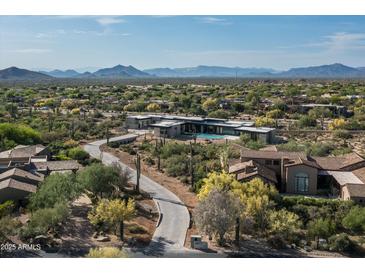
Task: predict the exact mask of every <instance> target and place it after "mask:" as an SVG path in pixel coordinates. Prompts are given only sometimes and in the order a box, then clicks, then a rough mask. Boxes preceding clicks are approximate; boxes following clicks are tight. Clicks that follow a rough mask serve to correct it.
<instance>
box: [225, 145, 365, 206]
mask: <svg viewBox="0 0 365 274" xmlns="http://www.w3.org/2000/svg"><path fill="white" fill-rule="evenodd" d="M240 160H241V161H240V163H236V164H234V165H231V166H230V167H229V172H230V173H231V174H234V175H235V177H236V179H237V180H239V181H242V182H245V181H248V180H251V179H252V178H255V177H258V178H261V179H262V180H263V181H264V182H266V183H268V184H273V185H275V186H276V187H277V188H278V189H279V190H280V191H281V192H282V193H288V194H301V195H320V196H323V195H325V196H327V197H333V198H341V199H343V200H354V201H355V202H358V203H360V204H365V159H364V158H362V157H361V156H360V155H358V154H356V153H350V154H347V155H344V156H336V157H310V156H307V155H305V154H304V153H301V152H285V151H256V150H244V149H243V150H241V158H240Z"/></svg>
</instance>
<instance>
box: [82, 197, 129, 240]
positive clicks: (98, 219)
mask: <svg viewBox="0 0 365 274" xmlns="http://www.w3.org/2000/svg"><path fill="white" fill-rule="evenodd" d="M134 216H135V204H134V200H133V199H129V200H128V202H126V201H122V200H119V199H115V200H107V199H102V200H101V201H100V202H99V203H98V204H97V206H96V207H95V208H94V209H93V210H92V211H91V212H90V213H89V215H88V218H89V219H90V222H91V223H92V224H94V225H99V224H100V223H105V224H108V225H109V226H111V227H112V228H114V230H115V232H117V229H118V228H119V232H120V238H121V240H123V239H124V222H125V221H128V220H130V219H132V218H133V217H134Z"/></svg>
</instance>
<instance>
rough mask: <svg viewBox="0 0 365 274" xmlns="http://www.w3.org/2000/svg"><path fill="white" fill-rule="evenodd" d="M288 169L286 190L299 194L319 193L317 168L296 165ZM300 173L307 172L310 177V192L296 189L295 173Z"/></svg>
mask: <svg viewBox="0 0 365 274" xmlns="http://www.w3.org/2000/svg"><path fill="white" fill-rule="evenodd" d="M285 169H286V192H287V193H297V194H309V195H315V194H317V179H318V171H317V169H315V168H312V167H309V166H306V165H296V166H290V167H287V168H285ZM298 173H306V174H307V175H308V177H309V180H308V192H306V193H302V192H296V189H295V175H296V174H298Z"/></svg>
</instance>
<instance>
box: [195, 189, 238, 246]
mask: <svg viewBox="0 0 365 274" xmlns="http://www.w3.org/2000/svg"><path fill="white" fill-rule="evenodd" d="M241 211H242V205H241V203H240V201H239V199H238V198H237V197H236V196H234V195H233V194H232V193H229V192H225V191H219V190H217V189H214V190H212V191H211V192H209V194H208V196H206V197H204V199H202V200H201V201H200V202H199V204H198V206H197V207H196V209H195V211H194V220H195V223H196V225H197V227H198V229H199V230H200V231H201V232H203V233H205V234H207V235H209V237H212V236H215V237H217V238H218V244H220V245H223V244H224V242H225V235H226V234H227V233H229V232H231V231H232V229H233V228H234V225H235V223H236V219H237V218H239V216H240V214H241Z"/></svg>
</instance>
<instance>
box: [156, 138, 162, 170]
mask: <svg viewBox="0 0 365 274" xmlns="http://www.w3.org/2000/svg"><path fill="white" fill-rule="evenodd" d="M155 154H156V157H157V170H158V171H160V170H161V155H160V145H159V144H158V140H157V139H156V145H155Z"/></svg>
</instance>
